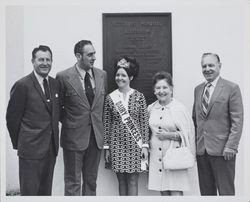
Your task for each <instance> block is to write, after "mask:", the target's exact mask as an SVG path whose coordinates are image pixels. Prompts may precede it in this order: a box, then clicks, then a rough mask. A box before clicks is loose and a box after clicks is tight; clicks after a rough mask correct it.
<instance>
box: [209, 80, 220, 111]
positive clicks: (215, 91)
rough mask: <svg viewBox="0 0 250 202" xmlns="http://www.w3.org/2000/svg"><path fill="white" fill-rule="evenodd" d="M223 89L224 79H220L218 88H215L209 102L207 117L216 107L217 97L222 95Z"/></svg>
mask: <svg viewBox="0 0 250 202" xmlns="http://www.w3.org/2000/svg"><path fill="white" fill-rule="evenodd" d="M222 88H223V82H222V79H221V78H219V80H218V82H217V84H216V86H215V89H214V92H213V95H212V97H211V99H210V102H209V105H208V108H207V115H208V114H209V112H210V110H211V108H212V107H213V105H214V102H215V101H216V99H217V97H218V96H219V95H220V93H221V92H222Z"/></svg>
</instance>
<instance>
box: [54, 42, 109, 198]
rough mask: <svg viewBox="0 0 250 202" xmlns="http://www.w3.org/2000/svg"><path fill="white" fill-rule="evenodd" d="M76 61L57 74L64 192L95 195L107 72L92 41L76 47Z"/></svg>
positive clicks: (79, 43) (101, 144) (78, 44)
mask: <svg viewBox="0 0 250 202" xmlns="http://www.w3.org/2000/svg"><path fill="white" fill-rule="evenodd" d="M74 53H75V56H76V59H77V63H76V64H75V65H74V66H73V67H70V68H68V69H66V70H64V71H62V72H59V73H58V74H57V79H58V81H59V83H60V90H61V96H62V100H63V101H62V104H63V107H62V120H61V121H62V131H61V146H62V147H63V158H64V181H65V195H81V178H82V195H96V179H97V171H98V165H99V162H100V155H101V149H102V147H103V133H104V130H103V104H104V97H105V94H106V91H107V74H106V72H105V71H103V70H101V69H97V68H95V67H94V66H93V65H94V62H95V60H96V57H95V53H96V52H95V49H94V47H93V45H92V43H91V41H87V40H82V41H79V42H78V43H77V44H76V45H75V48H74Z"/></svg>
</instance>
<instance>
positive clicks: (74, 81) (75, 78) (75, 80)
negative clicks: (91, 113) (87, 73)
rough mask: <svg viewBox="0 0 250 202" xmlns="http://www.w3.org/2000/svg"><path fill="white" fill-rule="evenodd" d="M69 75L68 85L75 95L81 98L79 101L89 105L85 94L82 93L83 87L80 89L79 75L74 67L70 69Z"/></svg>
mask: <svg viewBox="0 0 250 202" xmlns="http://www.w3.org/2000/svg"><path fill="white" fill-rule="evenodd" d="M71 70H72V71H71V74H70V75H69V81H68V82H69V83H70V85H71V86H72V87H73V88H74V90H75V91H76V93H77V94H78V95H79V97H80V98H81V100H82V101H83V102H84V103H85V104H87V105H89V102H88V99H87V96H86V94H85V93H84V90H83V87H82V83H81V80H80V76H79V73H78V72H77V70H76V67H75V66H74V67H72V69H71Z"/></svg>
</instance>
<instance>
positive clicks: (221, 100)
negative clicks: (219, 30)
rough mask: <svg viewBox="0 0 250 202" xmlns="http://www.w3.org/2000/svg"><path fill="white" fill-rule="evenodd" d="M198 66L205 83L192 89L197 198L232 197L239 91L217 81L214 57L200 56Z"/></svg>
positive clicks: (239, 119) (238, 133)
mask: <svg viewBox="0 0 250 202" xmlns="http://www.w3.org/2000/svg"><path fill="white" fill-rule="evenodd" d="M201 66H202V73H203V75H204V77H205V79H206V81H205V82H204V83H201V84H200V85H198V86H197V87H196V88H195V91H194V106H193V120H194V124H195V127H196V146H197V165H198V174H199V185H200V191H201V195H217V192H218V193H219V195H235V187H234V178H235V158H236V153H237V148H238V145H239V141H240V137H241V133H242V126H243V104H242V97H241V92H240V88H239V86H238V85H237V84H235V83H233V82H230V81H228V80H225V79H223V78H221V77H220V69H221V63H220V58H219V56H218V55H217V54H213V53H205V54H203V55H202V60H201Z"/></svg>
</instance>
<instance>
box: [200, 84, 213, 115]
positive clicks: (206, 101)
mask: <svg viewBox="0 0 250 202" xmlns="http://www.w3.org/2000/svg"><path fill="white" fill-rule="evenodd" d="M211 85H212V84H211V83H207V84H206V87H205V92H204V94H203V97H202V110H203V112H204V114H205V115H206V114H207V108H208V104H209V97H210V87H211Z"/></svg>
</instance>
